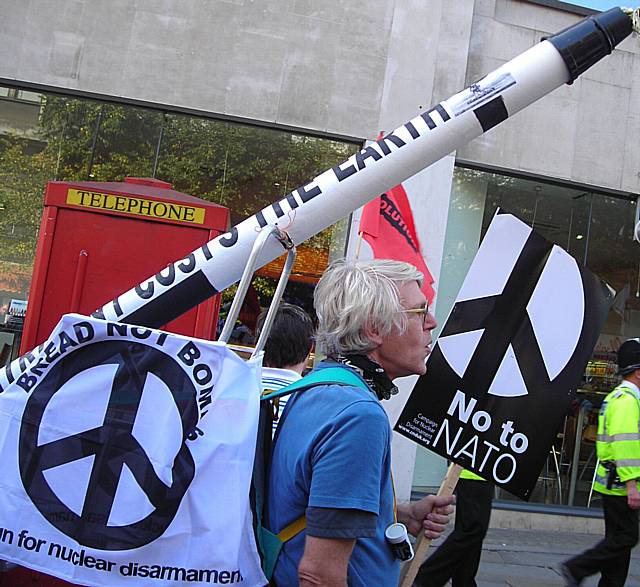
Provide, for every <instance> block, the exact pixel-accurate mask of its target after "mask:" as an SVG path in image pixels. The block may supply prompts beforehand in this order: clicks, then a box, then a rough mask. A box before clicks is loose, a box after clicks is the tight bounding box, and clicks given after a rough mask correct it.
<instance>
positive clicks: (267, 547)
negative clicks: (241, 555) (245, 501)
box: [256, 367, 369, 580]
mask: <svg viewBox="0 0 640 587" xmlns="http://www.w3.org/2000/svg"><path fill="white" fill-rule="evenodd" d="M331 384H333V385H351V386H353V387H359V388H361V389H364V390H368V389H369V386H368V385H367V384H366V383H365V381H364V379H362V378H361V377H359V376H358V375H356V374H355V373H354V372H353V371H351V370H349V369H345V368H344V367H327V368H326V369H318V370H317V371H312V372H311V373H309V374H308V375H305V376H304V377H303V378H302V379H299V380H298V381H296V382H294V383H290V384H289V385H287V386H286V387H283V388H282V389H278V390H277V391H274V392H272V393H268V394H265V395H263V396H262V397H261V398H260V401H268V400H271V399H275V398H278V397H282V396H285V395H289V394H291V393H294V392H297V391H306V390H308V389H311V388H313V387H316V386H317V385H331ZM262 497H263V496H259V498H258V499H257V500H256V509H257V516H258V527H257V530H256V531H257V537H258V544H259V546H260V551H261V554H262V570H263V571H264V574H265V575H266V577H267V579H268V580H271V577H272V576H273V570H274V568H275V566H276V562H277V560H278V556H279V555H280V551H281V550H282V547H283V546H284V543H285V542H287V541H289V540H291V539H292V538H293V537H295V536H297V535H298V534H300V532H302V531H303V530H304V529H305V528H306V526H307V521H306V519H305V517H304V516H301V517H300V518H298V519H297V520H294V521H293V522H291V524H289V525H288V526H286V527H285V528H283V529H282V530H281V531H280V532H279V533H278V534H274V533H273V532H271V531H270V530H267V528H265V527H264V526H263V525H262V514H263V506H264V503H263V499H262Z"/></svg>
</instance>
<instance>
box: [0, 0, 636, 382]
mask: <svg viewBox="0 0 640 587" xmlns="http://www.w3.org/2000/svg"><path fill="white" fill-rule="evenodd" d="M637 12H638V11H636V13H635V14H634V13H633V11H631V10H624V9H621V8H613V9H611V10H609V11H607V12H603V13H600V14H597V15H594V16H590V17H588V18H585V19H584V20H582V21H580V22H578V23H576V24H575V25H573V26H571V27H569V28H567V29H565V30H564V31H561V32H560V33H557V34H556V35H553V36H552V37H549V38H547V39H546V40H543V41H541V42H540V43H538V44H537V45H535V46H534V47H532V48H531V49H529V50H527V51H525V52H524V53H522V54H521V55H519V56H517V57H515V58H514V59H512V60H511V61H509V62H508V63H506V64H504V65H503V66H501V67H500V68H498V69H497V70H495V71H494V72H492V73H490V74H488V75H487V76H485V77H484V78H482V79H481V80H479V81H478V82H476V83H474V84H472V85H471V86H469V87H468V88H467V89H465V90H463V91H462V92H460V93H458V94H455V95H454V96H452V97H451V98H449V99H448V100H445V101H443V102H441V103H439V104H437V105H436V106H434V107H433V108H431V109H430V110H427V111H426V112H423V113H422V114H420V115H419V116H417V117H416V118H414V119H412V120H410V121H409V122H407V123H406V124H404V125H402V126H400V127H399V128H397V129H395V130H394V131H393V132H391V133H389V134H388V135H386V136H385V137H383V138H381V139H379V140H378V141H376V142H375V143H373V144H371V145H370V146H367V147H365V148H364V149H363V150H361V151H360V152H358V153H356V154H355V155H353V156H351V157H350V158H349V159H347V160H346V161H344V162H343V163H341V164H340V165H336V166H335V167H333V168H332V169H329V170H327V171H325V172H324V173H321V174H320V175H318V176H317V177H316V178H315V179H313V180H312V181H310V182H309V183H308V184H306V185H304V186H301V187H299V188H297V189H295V190H293V191H292V192H290V193H289V194H287V195H286V196H284V197H283V198H282V199H281V200H280V201H278V202H275V203H274V204H272V205H270V206H268V207H266V208H264V209H263V210H261V211H260V212H258V213H257V214H255V215H253V216H251V217H250V218H247V219H246V220H244V221H243V222H241V223H240V224H238V225H237V226H234V227H233V228H232V229H231V230H230V232H228V233H226V234H224V235H222V236H219V237H217V238H215V239H213V240H212V241H210V242H209V243H207V244H205V245H203V246H202V247H200V248H199V249H197V250H195V251H194V252H192V253H190V254H189V255H187V257H185V258H184V259H181V260H179V261H176V262H175V263H173V264H172V265H170V266H169V267H167V268H166V269H164V270H162V271H161V272H159V273H158V274H156V275H155V276H152V277H150V278H149V279H147V280H145V281H143V282H142V283H141V284H140V285H138V286H136V287H135V288H133V289H131V290H129V291H127V292H125V293H123V294H122V295H120V296H118V297H117V298H116V299H114V300H112V301H111V302H108V303H107V304H105V305H104V306H103V307H102V308H100V309H98V310H96V312H94V314H93V315H94V316H95V317H98V318H104V319H107V320H112V321H118V322H126V323H130V324H137V325H140V326H149V327H160V326H162V325H164V324H166V323H167V322H169V321H171V320H173V319H174V318H176V317H177V316H180V315H181V314H183V313H184V312H186V311H188V310H189V309H190V308H192V307H194V306H196V305H197V304H199V303H200V302H202V301H203V300H205V299H207V298H208V297H210V296H212V295H214V294H215V293H217V292H219V291H221V290H223V289H225V288H226V287H228V286H230V285H232V284H233V283H235V282H237V281H238V280H239V279H240V277H241V275H242V272H243V269H244V267H245V264H246V262H247V259H248V258H249V255H250V254H251V250H252V247H253V245H254V242H255V240H256V238H257V235H258V233H259V231H260V230H261V228H263V227H265V226H267V225H274V224H275V225H277V226H278V227H279V228H281V229H282V230H285V231H286V232H287V233H288V235H289V237H290V238H291V240H292V241H293V243H294V244H300V243H302V242H303V241H305V240H306V239H308V238H309V237H311V236H313V235H315V234H317V233H318V232H320V231H321V230H323V229H324V228H326V227H328V226H330V225H331V224H333V223H334V222H336V221H337V220H339V219H341V218H343V217H345V216H346V215H348V214H349V213H351V212H353V211H354V210H356V209H357V208H358V207H360V206H362V205H363V204H365V203H366V202H368V201H369V200H371V199H373V198H374V197H376V196H378V195H379V194H381V193H383V192H385V191H387V190H388V189H390V188H392V187H394V186H396V185H397V184H399V183H401V182H402V181H404V180H405V179H407V178H408V177H411V176H412V175H414V174H415V173H417V172H418V171H420V170H422V169H424V168H425V167H428V166H429V165H431V164H432V163H435V162H436V161H438V160H439V159H441V158H442V157H444V156H446V155H447V154H448V153H451V152H452V151H454V150H456V149H457V148H458V147H460V146H462V145H464V144H465V143H467V142H469V141H470V140H472V139H474V138H476V137H478V136H480V135H481V134H482V133H484V132H486V131H488V130H489V129H491V128H493V127H494V126H496V125H497V124H499V123H500V122H502V121H503V120H506V119H507V118H509V117H510V116H513V115H514V114H515V113H516V112H518V111H520V110H522V109H523V108H525V107H526V106H528V105H529V104H531V103H533V102H535V101H536V100H538V99H539V98H542V97H543V96H545V95H546V94H548V93H549V92H551V91H553V90H554V89H556V88H558V87H559V86H561V85H562V84H565V83H569V84H570V83H571V82H573V80H575V79H576V78H577V77H578V76H579V75H580V74H581V73H583V72H584V71H586V70H587V69H588V68H589V67H591V66H592V65H593V64H595V63H596V62H597V61H599V60H600V59H601V58H603V57H605V56H606V55H608V54H610V53H611V52H612V51H613V49H614V47H615V46H616V45H617V44H618V43H619V42H620V41H622V40H623V39H624V38H626V37H627V36H629V35H630V34H631V32H632V30H633V19H634V18H635V19H637V17H638V13H637ZM282 253H283V248H282V245H281V244H280V243H279V242H278V241H277V240H276V239H270V240H269V241H268V242H267V244H266V245H265V246H264V248H263V249H262V252H261V253H260V256H259V257H258V260H257V264H256V267H261V266H263V265H265V264H266V263H268V262H270V261H271V260H273V259H275V258H276V257H278V256H279V255H281V254H282ZM36 354H38V352H37V351H35V352H34V353H27V355H26V357H27V358H34V356H35V355H36ZM14 365H15V362H14ZM21 365H22V368H20V369H19V370H20V371H22V370H24V365H25V363H24V361H22V362H21ZM12 371H13V372H12ZM16 371H17V366H14V367H13V368H12V366H11V365H8V366H7V367H6V368H5V369H3V370H2V371H0V389H2V388H4V387H5V386H6V384H7V383H9V382H11V381H13V379H14V376H15V374H16Z"/></svg>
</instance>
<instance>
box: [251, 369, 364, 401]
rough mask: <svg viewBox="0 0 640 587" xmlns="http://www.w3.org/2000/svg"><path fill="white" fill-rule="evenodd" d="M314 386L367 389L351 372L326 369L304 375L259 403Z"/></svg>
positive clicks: (359, 378) (362, 381) (357, 376)
mask: <svg viewBox="0 0 640 587" xmlns="http://www.w3.org/2000/svg"><path fill="white" fill-rule="evenodd" d="M316 385H352V386H353V387H359V388H360V389H366V390H368V389H369V386H368V385H367V384H366V382H365V381H364V379H362V377H360V376H359V375H356V374H355V373H354V372H353V371H351V370H349V369H345V368H344V367H327V368H326V369H318V370H317V371H312V372H311V373H309V375H305V376H304V377H303V378H302V379H299V380H298V381H294V382H293V383H290V384H289V385H286V386H285V387H283V388H281V389H278V390H276V391H272V392H270V393H267V394H265V395H263V396H262V397H261V398H260V401H266V400H270V399H275V398H277V397H282V396H285V395H289V394H291V393H294V392H296V391H306V390H307V389H309V388H311V387H315V386H316Z"/></svg>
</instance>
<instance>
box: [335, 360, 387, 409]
mask: <svg viewBox="0 0 640 587" xmlns="http://www.w3.org/2000/svg"><path fill="white" fill-rule="evenodd" d="M330 358H331V359H333V360H334V361H336V362H337V363H341V364H342V365H346V366H347V367H351V368H352V369H354V370H355V371H356V372H357V373H358V375H360V376H361V377H362V378H363V379H364V380H365V381H366V382H367V385H368V386H369V387H370V388H371V389H373V391H374V392H375V394H376V396H378V399H379V400H383V399H390V398H391V396H392V395H396V393H398V388H397V387H396V386H395V385H394V384H393V381H391V379H389V377H388V376H387V374H386V373H385V372H384V369H383V368H382V367H381V366H380V365H378V363H376V362H375V361H372V360H371V359H370V358H369V357H367V356H365V355H336V356H332V357H330Z"/></svg>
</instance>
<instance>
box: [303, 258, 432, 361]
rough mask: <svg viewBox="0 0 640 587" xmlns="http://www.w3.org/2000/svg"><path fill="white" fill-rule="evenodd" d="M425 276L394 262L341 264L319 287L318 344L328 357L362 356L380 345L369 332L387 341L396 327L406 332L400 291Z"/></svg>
mask: <svg viewBox="0 0 640 587" xmlns="http://www.w3.org/2000/svg"><path fill="white" fill-rule="evenodd" d="M422 279H423V275H422V273H421V272H420V271H418V270H417V269H416V268H415V267H414V266H413V265H410V264H409V263H404V262H402V261H392V260H390V259H374V260H371V261H345V260H342V261H337V262H335V263H332V264H331V265H330V266H329V267H328V268H327V270H326V271H325V273H324V275H323V276H322V278H321V279H320V281H319V282H318V285H316V289H315V292H314V295H313V298H314V307H315V310H316V314H317V315H318V330H317V332H316V342H317V344H318V345H319V346H320V347H321V349H322V350H323V351H324V352H325V353H326V354H327V355H328V356H334V355H337V354H362V353H367V352H369V351H372V350H373V349H374V348H375V347H376V345H375V343H374V342H372V341H371V340H370V338H369V337H368V336H367V331H369V332H375V333H377V334H378V335H379V336H382V337H385V336H388V335H389V334H391V332H392V331H393V329H394V328H396V329H397V330H398V331H399V332H401V333H402V332H404V330H405V328H406V325H407V318H406V315H405V314H404V313H403V312H402V310H403V309H404V308H403V307H402V304H401V302H400V295H399V292H398V288H399V287H400V286H402V285H404V284H405V283H409V282H411V281H416V282H417V283H418V285H420V286H421V285H422Z"/></svg>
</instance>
